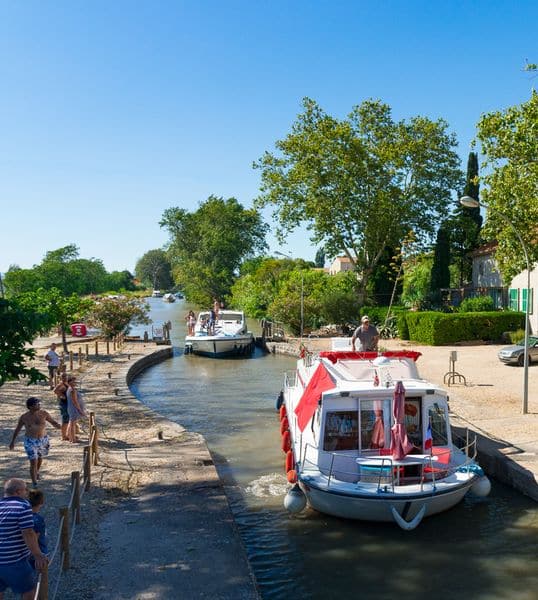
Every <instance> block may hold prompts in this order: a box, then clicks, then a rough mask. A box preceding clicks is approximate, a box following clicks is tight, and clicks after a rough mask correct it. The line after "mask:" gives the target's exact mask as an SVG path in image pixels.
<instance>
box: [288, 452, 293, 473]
mask: <svg viewBox="0 0 538 600" xmlns="http://www.w3.org/2000/svg"><path fill="white" fill-rule="evenodd" d="M293 463H294V460H293V452H292V451H291V450H288V451H287V452H286V473H287V472H288V471H291V470H292V469H293Z"/></svg>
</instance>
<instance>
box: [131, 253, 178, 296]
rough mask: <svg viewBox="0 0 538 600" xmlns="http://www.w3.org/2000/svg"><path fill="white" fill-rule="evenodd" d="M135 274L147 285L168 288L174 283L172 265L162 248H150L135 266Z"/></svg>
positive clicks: (154, 287) (162, 288)
mask: <svg viewBox="0 0 538 600" xmlns="http://www.w3.org/2000/svg"><path fill="white" fill-rule="evenodd" d="M135 274H136V276H137V277H138V279H139V280H140V281H141V282H142V283H143V284H144V285H146V286H147V287H152V288H153V289H154V290H168V289H170V288H171V287H172V286H173V285H174V279H173V277H172V265H171V264H170V261H169V260H168V257H167V256H166V252H165V251H164V250H162V249H160V248H157V249H155V250H148V251H147V252H146V253H145V254H144V256H142V258H140V259H139V260H138V262H137V263H136V266H135Z"/></svg>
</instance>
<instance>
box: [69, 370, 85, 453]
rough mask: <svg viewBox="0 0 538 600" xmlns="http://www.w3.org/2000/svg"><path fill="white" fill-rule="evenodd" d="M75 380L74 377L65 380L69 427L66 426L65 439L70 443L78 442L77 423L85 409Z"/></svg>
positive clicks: (83, 414) (83, 415)
mask: <svg viewBox="0 0 538 600" xmlns="http://www.w3.org/2000/svg"><path fill="white" fill-rule="evenodd" d="M76 384H77V380H76V377H75V376H74V375H70V376H69V377H68V378H67V386H68V387H67V412H68V414H69V425H68V426H67V437H68V439H69V441H70V442H71V443H74V442H78V438H77V421H78V420H79V419H81V418H82V417H85V416H86V407H85V406H84V400H83V398H82V393H81V392H80V390H77V388H76Z"/></svg>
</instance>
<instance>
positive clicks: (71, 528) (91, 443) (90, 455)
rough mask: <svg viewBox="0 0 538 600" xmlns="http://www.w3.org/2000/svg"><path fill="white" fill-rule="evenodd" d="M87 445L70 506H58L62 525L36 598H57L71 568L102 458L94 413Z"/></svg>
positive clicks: (73, 481)
mask: <svg viewBox="0 0 538 600" xmlns="http://www.w3.org/2000/svg"><path fill="white" fill-rule="evenodd" d="M88 425H89V435H88V438H89V439H88V444H87V445H86V446H84V448H83V459H82V478H81V472H80V471H73V472H72V473H71V495H70V499H69V503H68V505H67V506H62V507H60V508H59V509H58V512H59V516H60V526H59V531H58V536H57V538H56V543H55V544H54V549H53V551H52V552H51V553H50V555H49V560H48V564H47V566H46V567H45V569H44V570H43V571H42V572H40V574H39V577H38V582H37V587H36V592H35V595H34V600H55V598H56V595H57V593H58V588H59V586H60V581H61V578H62V575H63V573H64V572H65V571H67V570H68V569H69V567H70V545H71V542H72V541H73V537H74V535H75V529H76V526H77V525H80V523H81V513H82V504H81V500H82V498H83V497H84V494H85V493H86V492H88V491H89V490H90V487H91V475H92V466H95V465H97V461H98V457H99V442H98V435H97V425H96V423H95V413H93V412H90V413H89V417H88ZM51 571H53V572H54V582H53V583H52V584H51V582H50V579H51V578H52V577H51Z"/></svg>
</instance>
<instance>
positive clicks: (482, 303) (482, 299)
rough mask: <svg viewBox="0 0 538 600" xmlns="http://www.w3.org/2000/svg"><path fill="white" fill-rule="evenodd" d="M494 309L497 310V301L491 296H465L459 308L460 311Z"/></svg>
mask: <svg viewBox="0 0 538 600" xmlns="http://www.w3.org/2000/svg"><path fill="white" fill-rule="evenodd" d="M492 310H495V303H494V302H493V298H492V297H491V296H477V297H476V298H465V300H464V301H463V302H462V303H461V304H460V306H459V308H458V312H487V311H492Z"/></svg>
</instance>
